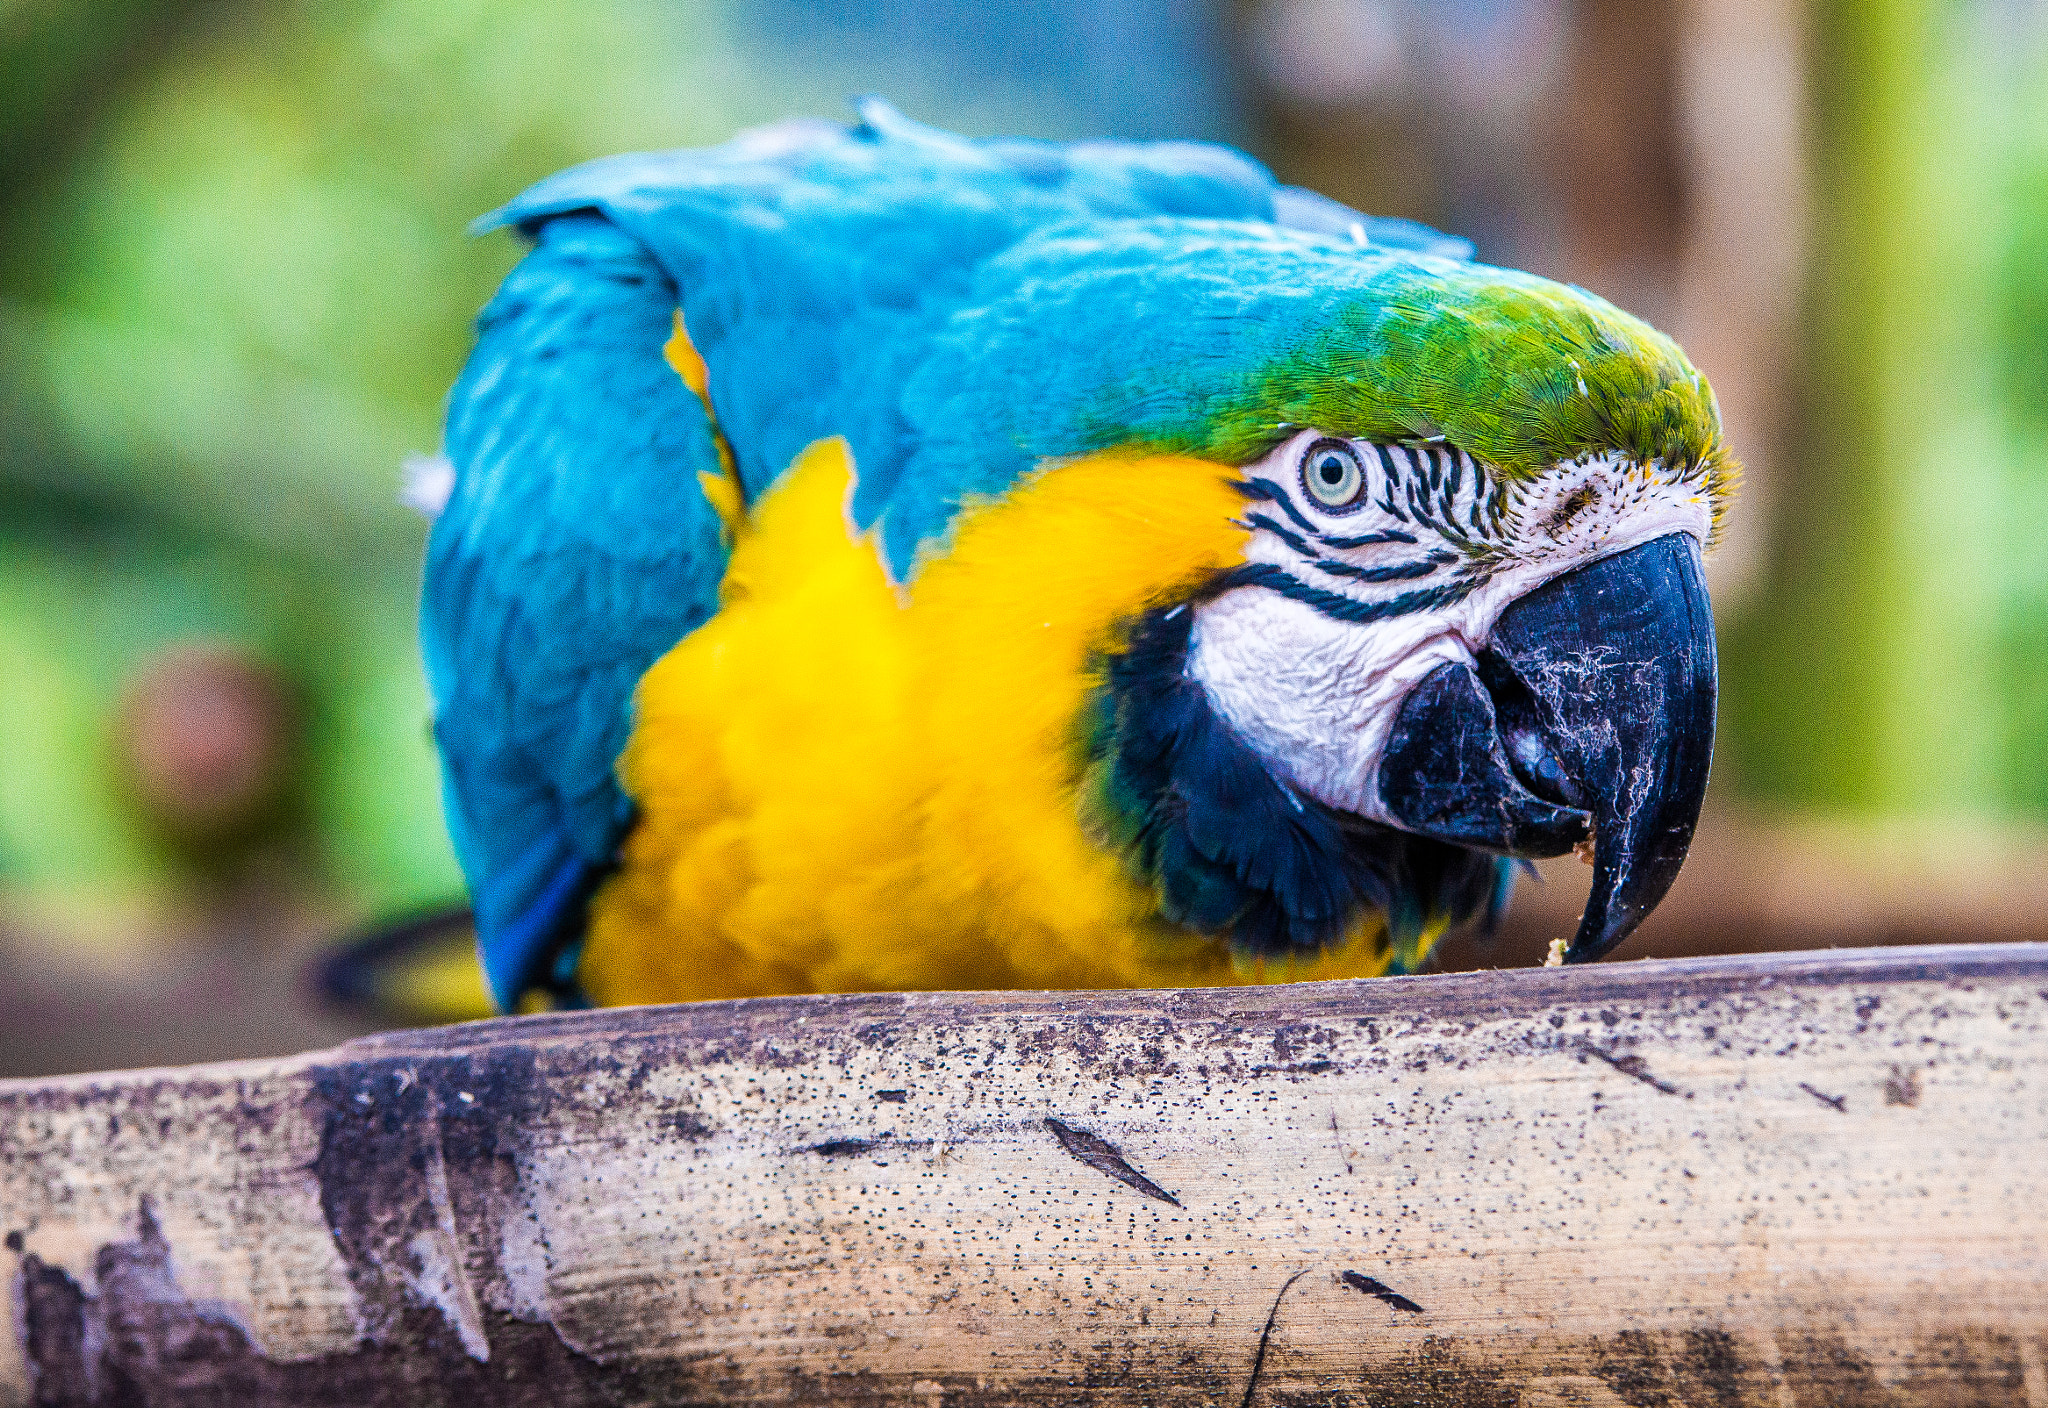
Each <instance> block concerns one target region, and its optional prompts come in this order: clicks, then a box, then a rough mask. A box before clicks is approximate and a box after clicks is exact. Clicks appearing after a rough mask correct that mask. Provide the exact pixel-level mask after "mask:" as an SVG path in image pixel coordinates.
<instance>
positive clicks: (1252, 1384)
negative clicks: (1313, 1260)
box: [1047, 1121, 1309, 1408]
mask: <svg viewBox="0 0 2048 1408" xmlns="http://www.w3.org/2000/svg"><path fill="white" fill-rule="evenodd" d="M1047 1123H1051V1121H1047ZM1308 1271H1309V1269H1308V1268H1307V1267H1306V1266H1304V1267H1302V1268H1301V1270H1299V1271H1297V1272H1295V1273H1294V1274H1293V1275H1292V1276H1289V1277H1288V1278H1287V1279H1286V1280H1285V1281H1283V1282H1281V1283H1280V1294H1279V1295H1277V1296H1274V1297H1273V1308H1272V1309H1271V1310H1269V1311H1267V1312H1266V1328H1265V1329H1263V1330H1261V1331H1259V1352H1258V1353H1257V1354H1254V1355H1253V1356H1252V1376H1251V1377H1250V1378H1249V1379H1247V1380H1246V1381H1245V1385H1244V1401H1243V1402H1242V1403H1240V1404H1239V1405H1238V1408H1252V1395H1253V1394H1255V1393H1257V1392H1258V1391H1259V1375H1260V1374H1261V1373H1262V1372H1263V1371H1264V1370H1265V1367H1266V1346H1267V1344H1268V1343H1270V1342H1271V1340H1272V1338H1273V1325H1274V1323H1275V1322H1276V1321H1278V1320H1279V1318H1280V1302H1281V1301H1283V1300H1286V1299H1287V1293H1288V1292H1289V1291H1291V1290H1293V1289H1294V1283H1295V1282H1296V1281H1299V1280H1300V1279H1301V1278H1302V1277H1304V1276H1306V1275H1308Z"/></svg>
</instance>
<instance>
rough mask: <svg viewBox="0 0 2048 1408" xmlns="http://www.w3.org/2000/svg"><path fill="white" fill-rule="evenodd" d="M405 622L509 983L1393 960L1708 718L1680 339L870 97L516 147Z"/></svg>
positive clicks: (1672, 795)
mask: <svg viewBox="0 0 2048 1408" xmlns="http://www.w3.org/2000/svg"><path fill="white" fill-rule="evenodd" d="M479 225H480V227H481V228H484V229H490V228H496V227H506V226H509V227H511V228H513V229H515V230H517V231H518V232H519V233H520V234H521V235H523V236H524V237H525V238H526V239H527V240H529V241H530V242H531V249H530V252H528V253H527V254H526V255H525V258H524V260H523V262H522V263H520V264H519V265H518V266H517V267H516V268H515V269H514V270H513V271H512V273H511V274H510V275H508V276H507V277H506V279H505V281H504V283H503V286H502V287H501V288H500V290H499V291H498V293H497V294H496V296H495V297H494V298H493V299H492V300H491V302H490V303H489V305H488V306H487V307H486V308H485V309H484V311H483V313H482V315H481V318H480V319H479V324H478V331H477V339H476V345H475V350H474V352H473V354H472V356H471V357H470V359H469V361H468V363H467V365H466V366H465V368H464V369H463V371H462V373H461V375H460V378H459V379H458V380H457V382H456V383H455V385H454V388H453V390H452V392H451V394H450V398H449V404H448V415H447V424H446V439H445V454H446V456H447V458H448V460H449V461H450V462H451V463H452V465H453V471H454V477H453V483H452V488H451V489H450V490H449V493H448V497H447V500H446V503H445V506H444V507H443V508H442V509H441V511H440V512H439V514H438V517H437V519H436V521H435V523H434V525H433V528H432V531H431V535H430V539H429V546H428V551H427V560H426V569H425V581H424V591H423V606H422V641H423V648H424V655H425V660H426V666H427V672H428V678H429V683H430V685H431V689H432V695H433V701H434V708H435V718H434V725H433V728H434V736H435V738H436V740H437V742H438V745H439V749H440V755H441V759H442V763H443V775H444V781H445V801H446V808H447V816H448V822H449V827H450V831H451V834H452V837H453V839H454V842H455V845H456V849H457V853H458V855H459V858H460V860H461V862H462V865H463V867H464V871H465V874H466V876H467V878H468V881H469V885H470V889H471V898H472V903H473V907H474V910H475V917H476V925H477V932H478V936H479V943H480V948H481V953H482V958H483V965H484V969H485V973H486V976H487V978H488V981H489V985H490V987H491V990H492V992H493V994H494V995H495V997H496V999H497V1001H498V1002H499V1003H500V1004H502V1005H505V1006H508V1007H509V1006H512V1005H514V1004H517V1003H519V1002H520V1001H521V1000H522V997H523V996H526V997H528V999H529V1000H532V999H531V995H532V994H535V993H552V994H553V995H554V996H555V998H556V999H557V1000H567V1001H594V1002H598V1003H605V1004H611V1003H638V1002H653V1001H677V1000H689V999H699V998H722V997H739V996H747V995H754V994H771V993H803V992H832V991H850V990H873V989H913V988H988V987H1037V988H1050V987H1111V986H1164V985H1190V984H1209V983H1230V982H1248V981H1274V980H1281V979H1301V978H1314V977H1334V976H1355V975H1373V974H1379V973H1384V972H1388V971H1407V970H1411V969H1413V968H1415V967H1416V966H1417V965H1418V964H1419V963H1421V962H1423V961H1424V959H1425V958H1426V956H1427V954H1428V952H1429V949H1430V946H1431V945H1432V943H1434V941H1435V940H1436V939H1437V937H1438V936H1440V935H1441V934H1442V933H1443V932H1444V931H1445V930H1446V929H1447V928H1448V927H1449V926H1451V925H1453V924H1457V923H1460V922H1463V921H1467V920H1474V919H1477V920H1481V921H1484V920H1486V919H1488V918H1489V917H1490V916H1492V915H1494V914H1495V913H1497V912H1498V910H1499V908H1500V906H1501V905H1502V904H1503V903H1504V900H1505V897H1506V894H1507V890H1508V886H1509V883H1510V881H1511V878H1512V876H1513V873H1514V869H1515V865H1516V861H1517V860H1518V859H1526V858H1528V857H1535V856H1550V855H1558V854H1562V853H1564V852H1566V851H1569V850H1571V849H1573V848H1575V847H1577V848H1580V849H1581V851H1582V853H1584V852H1585V850H1586V849H1587V848H1590V850H1591V854H1592V858H1593V860H1594V862H1595V877H1594V884H1593V891H1592V898H1591V900H1590V902H1589V905H1588V907H1587V909H1586V912H1585V915H1584V918H1583V920H1582V922H1581V923H1580V925H1579V928H1578V930H1577V933H1576V935H1575V936H1574V938H1573V940H1572V942H1571V945H1570V947H1569V949H1568V950H1567V951H1566V953H1565V957H1566V958H1568V959H1570V960H1574V961H1577V960H1586V959H1592V958H1596V957H1598V956H1600V955H1602V954H1604V953H1606V952H1607V951H1608V950H1609V949H1611V948H1612V947H1613V946H1614V945H1615V944H1616V943H1618V942H1620V941H1621V940H1622V939H1623V938H1624V937H1625V936H1627V935H1628V934H1629V933H1630V932H1631V931H1632V930H1633V929H1634V928H1635V927H1636V925H1637V924H1638V923H1639V921H1640V920H1641V919H1642V917H1643V916H1644V915H1645V914H1646V913H1647V912H1648V911H1649V910H1650V909H1651V907H1652V906H1654V905H1655V904H1656V903H1657V901H1658V900H1659V899H1660V898H1662V896H1663V894H1664V892H1665V890H1666V889H1667V888H1668V887H1669V885H1670V884H1671V881H1672V878H1673V877H1674V875H1675V874H1676V872H1677V869H1678V867H1679V864H1680V863H1681V861H1682V860H1683V859H1684V856H1685V851H1686V847H1687V845H1688V843H1689V841H1690V838H1691V834H1692V831H1693V828H1694V825H1695V822H1696V820H1697V817H1698V813H1699V807H1700V802H1701V798H1702V795H1703V793H1704V790H1705V785H1706V775H1707V767H1708V761H1709V756H1710V752H1711V747H1712V738H1713V725H1714V709H1715V691H1716V671H1715V654H1714V628H1713V617H1712V613H1711V610H1710V608H1709V605H1708V600H1707V595H1706V591H1705V588H1704V584H1703V579H1702V575H1701V553H1702V551H1703V549H1704V548H1705V547H1706V546H1707V545H1708V544H1710V543H1711V542H1712V540H1713V538H1714V535H1715V532H1716V527H1717V524H1718V522H1719V518H1720V515H1721V511H1722V506H1723V504H1724V502H1725V501H1726V498H1727V496H1728V494H1729V491H1730V488H1731V485H1732V483H1733V481H1734V478H1735V474H1736V464H1735V460H1734V458H1733V456H1732V455H1731V453H1730V451H1729V449H1728V447H1727V445H1726V443H1725V441H1724V438H1723V435H1722V431H1721V427H1720V420H1719V412H1718V408H1717V406H1716V404H1715V401H1714V397H1713V393H1712V391H1711V390H1710V389H1709V388H1708V385H1707V383H1706V381H1705V380H1704V379H1703V378H1702V377H1701V376H1700V374H1699V372H1698V371H1696V370H1695V369H1694V368H1693V366H1692V365H1691V364H1690V363H1689V362H1688V361H1687V360H1686V358H1685V356H1684V354H1683V353H1682V352H1681V351H1680V350H1679V348H1678V347H1677V346H1676V345H1675V344H1674V343H1673V342H1672V341H1671V340H1670V339H1669V338H1667V337H1665V336H1663V335H1662V334H1660V333H1658V332H1656V331H1654V330H1653V329H1651V328H1650V327H1648V326H1646V325H1645V324H1644V323H1642V322H1640V321H1638V320H1637V319H1635V318H1633V317H1631V316H1629V315H1628V314H1626V313H1623V312H1621V311H1619V310H1618V309H1616V308H1614V307H1613V306H1612V305H1610V304H1608V303H1606V302H1604V301H1603V300H1601V299H1599V298H1597V297H1595V296H1593V295H1592V294H1589V293H1587V292H1585V291H1583V290H1580V289H1577V288H1573V287H1567V286H1565V285H1561V284H1558V283H1554V282H1551V281H1549V280H1546V279H1542V278H1538V277H1535V276H1533V275H1530V274H1526V273H1520V272H1516V271H1513V270H1508V269H1501V268H1493V267H1488V266H1486V265H1484V264H1480V263H1476V262H1473V258H1472V254H1473V251H1472V248H1471V246H1470V245H1468V244H1467V243H1465V242H1464V241H1461V240H1457V239H1454V238H1450V237H1447V236H1444V235H1441V234H1438V233H1437V232H1435V231H1433V230H1430V229H1427V228H1426V227H1423V226H1420V225H1416V224H1412V223H1409V222H1405V221H1400V220H1390V219H1379V218H1374V217H1371V216H1367V215H1364V214H1360V213H1358V212H1356V211H1353V210H1350V209H1348V208H1346V207H1344V206H1341V205H1339V204H1337V203H1335V202H1333V201H1331V200H1328V199H1326V198H1324V197H1322V196H1319V195H1316V194H1313V193H1311V192H1309V191H1306V190H1301V189H1296V188H1290V187H1287V186H1283V185H1279V184H1277V183H1276V182H1275V180H1274V179H1273V178H1272V176H1271V175H1270V174H1269V173H1268V172H1267V171H1265V170H1264V169H1263V168H1262V167H1260V166H1259V165H1258V164H1257V163H1255V162H1253V161H1252V160H1250V159H1249V158H1247V157H1245V156H1243V155H1241V154H1239V153H1237V152H1235V151H1232V150H1229V149H1227V148H1223V147H1217V146H1209V145H1202V144H1195V143H1185V142H1160V143H1124V142H1106V141H1105V142H1081V143H1075V144H1071V145H1061V144H1053V143H1046V142H1037V141H1023V140H988V141H982V140H969V139H965V138H961V137H957V136H954V135H951V134H949V133H946V132H942V131H938V130H935V129H931V128H928V127H923V126H920V125H917V124H915V123H913V122H911V121H909V120H907V119H905V118H904V117H902V116H901V115H900V114H898V113H897V112H895V111H894V110H893V109H891V108H889V107H888V106H886V105H885V104H883V103H880V102H878V101H869V102H866V103H863V104H862V105H861V106H860V109H859V121H858V122H856V123H854V124H852V125H851V126H842V125H838V124H832V123H825V122H818V121H799V122H790V123H782V124H777V125H774V126H771V127H767V128H763V129H760V130H756V131H753V132H750V133H746V134H744V135H742V136H740V137H738V138H736V139H734V140H733V141H731V142H729V143H727V144H726V145H724V146H720V147H715V148H711V149H709V150H698V151H680V152H669V153H663V154H658V155H632V156H621V157H617V158H612V159H608V160H601V161H597V162H593V163H591V164H588V165H585V166H582V167H578V168H576V169H573V170H571V171H568V172H565V173H562V174H560V175H557V176H555V177H552V178H550V179H548V180H545V181H543V182H541V183H540V184H539V185H537V186H535V187H534V188H532V189H531V190H529V191H527V192H526V193H525V194H523V195H521V196H519V197H518V198H517V199H516V200H514V201H512V202H511V203H510V204H509V205H507V206H505V207H504V208H503V209H501V210H499V211H497V212H495V213H494V214H491V215H489V216H486V217H484V219H483V220H482V221H480V222H479Z"/></svg>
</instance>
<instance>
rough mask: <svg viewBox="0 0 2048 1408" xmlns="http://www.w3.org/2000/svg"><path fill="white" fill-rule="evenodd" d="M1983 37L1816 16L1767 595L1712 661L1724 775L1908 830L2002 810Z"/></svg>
mask: <svg viewBox="0 0 2048 1408" xmlns="http://www.w3.org/2000/svg"><path fill="white" fill-rule="evenodd" d="M1980 18H1981V17H1973V15H1972V14H1970V13H1967V12H1966V9H1965V7H1955V6H1944V5H1940V4H1936V3H1934V2H1933V0H1892V2H1891V3H1885V4H1868V3H1863V0H1827V3H1822V4H1819V5H1818V6H1817V7H1816V9H1815V11H1814V21H1815V32H1814V46H1813V52H1814V54H1815V74H1814V83H1813V92H1814V101H1815V111H1814V114H1813V124H1812V131H1813V133H1814V144H1815V150H1814V153H1813V162H1812V166H1813V170H1814V171H1815V173H1816V189H1815V222H1814V236H1813V252H1814V258H1813V263H1812V266H1811V268H1812V271H1813V272H1812V282H1811V286H1810V288H1809V290H1808V296H1807V320H1806V322H1807V327H1806V333H1805V338H1804V342H1805V347H1804V359H1805V363H1806V365H1805V368H1804V376H1803V377H1802V383H1803V386H1802V394H1803V405H1802V406H1801V408H1800V409H1801V412H1802V413H1801V414H1800V415H1799V416H1798V417H1797V420H1798V422H1799V426H1798V429H1796V430H1795V431H1794V432H1793V433H1792V435H1791V437H1790V444H1789V450H1790V453H1789V455H1788V461H1789V463H1788V465H1787V471H1788V472H1787V473H1786V475H1785V482H1784V485H1783V497H1782V499H1781V500H1780V502H1779V505H1778V512H1777V513H1776V515H1775V517H1776V525H1775V532H1774V546H1773V550H1774V555H1775V557H1776V559H1777V560H1776V562H1775V564H1774V571H1773V574H1772V575H1773V578H1774V581H1775V587H1774V589H1773V590H1771V591H1770V592H1768V594H1767V595H1766V598H1765V599H1764V600H1762V601H1760V602H1758V603H1757V604H1756V605H1755V607H1754V609H1752V610H1750V611H1749V612H1747V613H1746V614H1744V615H1743V616H1742V617H1741V618H1740V619H1739V620H1737V621H1735V622H1733V623H1732V628H1731V630H1730V631H1729V633H1728V643H1727V649H1726V651H1725V660H1726V667H1727V673H1728V677H1729V678H1728V686H1727V688H1726V691H1725V695H1724V697H1725V699H1726V708H1727V730H1726V732H1727V734H1728V736H1729V737H1730V741H1731V742H1732V744H1733V748H1732V749H1731V753H1732V757H1731V758H1730V761H1731V762H1733V763H1734V765H1735V767H1736V770H1737V772H1738V773H1739V774H1740V777H1741V781H1742V783H1743V786H1744V790H1746V791H1748V792H1750V793H1751V794H1752V795H1757V796H1761V797H1764V798H1766V799H1769V800H1772V801H1775V802H1779V803H1782V804H1788V805H1794V806H1821V807H1831V808H1848V809H1856V810H1883V811H1893V812H1911V813H1917V814H1927V813H1935V812H1942V811H1954V810H1960V809H1962V808H1965V807H1977V808H1979V809H1981V808H1982V807H1983V806H1984V805H1985V804H1986V801H1987V799H1989V798H1993V797H1995V796H1996V795H1997V793H1998V791H1999V788H1998V784H1997V778H1996V772H1997V766H1998V759H1997V738H1996V732H1997V730H1996V719H1997V711H1998V704H1997V699H1996V696H1995V691H1994V689H1993V687H1992V680H1993V678H1994V669H1993V663H1992V660H1991V649H1990V646H1991V641H1990V630H1991V624H1990V623H1991V619H1992V617H1993V615H1994V613H1995V609H1996V600H1997V596H1998V592H1999V588H2000V582H2001V577H2002V573H2001V564H2000V562H1999V560H1998V556H1997V533H1996V529H1997V526H1998V519H1999V510H2000V505H1999V494H2000V486H2001V482H2002V479H2001V475H2002V465H2003V450H2002V447H2001V443H2000V435H1999V431H1998V427H1997V424H1996V416H1995V409H1994V407H1993V404H1992V400H1991V397H1990V394H1989V392H1988V390H1987V384H1988V381H1989V377H1988V369H1989V365H1990V353H1991V348H1990V333H1989V330H1988V328H1987V327H1986V326H1985V316H1984V308H1985V305H1986V303H1987V301H1988V298H1989V294H1988V291H1987V290H1986V289H1985V288H1984V287H1983V286H1982V285H1983V281H1984V277H1985V268H1986V266H1987V263H1988V258H1987V254H1988V247H1989V243H1990V241H1989V236H1988V234H1987V230H1988V229H1989V222H1990V218H1991V217H1990V214H1989V213H1988V212H1990V211H1991V210H1992V208H1993V207H1994V205H1995V203H1996V189H1995V188H1996V181H1995V172H1996V169H1997V168H1996V162H1997V158H1998V147H1999V141H1998V139H1997V133H1998V124H1997V118H1996V116H1995V108H1996V105H1997V94H1998V92H1999V90H2000V88H2001V86H2003V85H2001V84H2000V83H1999V81H1998V80H1999V71H1998V68H1997V66H1996V64H1995V63H1992V64H1987V62H1986V61H1987V60H1996V59H1998V58H1999V57H2001V56H2000V55H1999V54H1997V53H1996V52H1993V50H1994V48H1995V45H1996V42H1997V36H1996V35H1995V34H1992V33H1990V31H1989V28H1988V27H1987V26H1986V25H1984V24H1981V23H1978V22H1977V19H1980ZM1987 80H1988V81H1987Z"/></svg>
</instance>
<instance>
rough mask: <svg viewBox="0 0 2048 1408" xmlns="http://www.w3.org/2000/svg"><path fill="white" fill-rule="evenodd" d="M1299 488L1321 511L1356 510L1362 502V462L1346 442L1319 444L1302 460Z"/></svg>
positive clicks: (1324, 442)
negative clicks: (1320, 507) (1318, 505)
mask: <svg viewBox="0 0 2048 1408" xmlns="http://www.w3.org/2000/svg"><path fill="white" fill-rule="evenodd" d="M1301 485H1302V487H1303V488H1304V489H1306V490H1308V496H1309V497H1310V498H1312V499H1314V500H1315V501H1316V502H1317V503H1318V504H1320V505H1322V506H1323V507H1324V508H1327V509H1349V508H1355V507H1357V506H1358V505H1359V503H1361V502H1362V501H1363V500H1364V498H1365V492H1366V483H1365V462H1364V461H1363V460H1361V459H1360V458H1359V457H1358V451H1357V450H1355V449H1353V448H1352V446H1351V444H1350V443H1349V442H1348V441H1344V440H1318V441H1316V442H1315V443H1314V444H1312V445H1310V446H1309V447H1308V453H1306V454H1304V455H1303V456H1302V457H1301Z"/></svg>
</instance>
